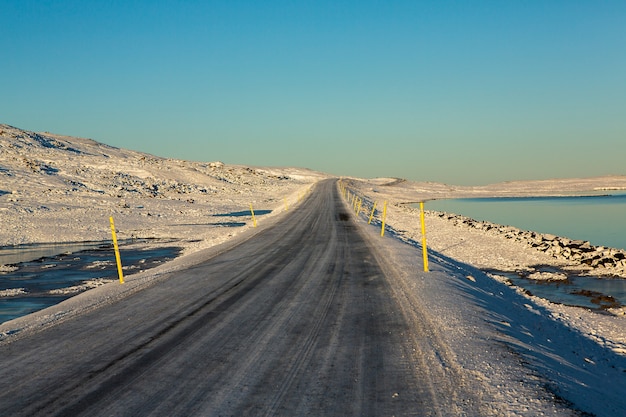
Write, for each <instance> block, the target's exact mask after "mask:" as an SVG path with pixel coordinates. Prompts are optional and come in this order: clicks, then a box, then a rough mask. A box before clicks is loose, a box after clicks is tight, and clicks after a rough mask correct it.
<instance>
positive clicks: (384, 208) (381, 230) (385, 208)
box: [380, 201, 387, 237]
mask: <svg viewBox="0 0 626 417" xmlns="http://www.w3.org/2000/svg"><path fill="white" fill-rule="evenodd" d="M386 217H387V201H385V204H384V205H383V218H382V227H381V228H380V237H383V236H385V218H386Z"/></svg>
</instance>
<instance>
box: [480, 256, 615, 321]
mask: <svg viewBox="0 0 626 417" xmlns="http://www.w3.org/2000/svg"><path fill="white" fill-rule="evenodd" d="M537 270H538V271H539V272H543V273H547V274H554V275H557V276H559V277H560V278H559V279H555V280H551V279H545V280H536V279H532V278H530V277H529V276H526V275H524V274H519V273H507V272H502V271H494V270H487V272H490V273H492V274H495V275H501V276H504V277H506V278H508V279H509V280H510V281H511V282H512V283H513V284H514V285H516V286H518V287H521V288H523V289H524V290H526V291H528V292H529V293H530V294H532V295H536V296H537V297H541V298H545V299H547V300H550V301H552V302H553V303H558V304H566V305H570V306H576V307H584V308H589V309H593V310H604V309H608V308H616V307H622V306H624V305H626V280H625V279H620V278H598V277H592V276H580V275H575V274H567V273H566V272H564V271H560V270H559V269H558V268H556V267H548V266H543V267H539V268H537Z"/></svg>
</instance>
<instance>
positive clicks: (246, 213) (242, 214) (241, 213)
mask: <svg viewBox="0 0 626 417" xmlns="http://www.w3.org/2000/svg"><path fill="white" fill-rule="evenodd" d="M271 212H272V210H254V215H255V216H263V215H264V214H270V213H271ZM246 216H250V217H251V216H252V213H251V212H250V210H242V211H233V212H230V213H219V214H214V215H213V217H246Z"/></svg>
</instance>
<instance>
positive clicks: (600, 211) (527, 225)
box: [425, 193, 626, 249]
mask: <svg viewBox="0 0 626 417" xmlns="http://www.w3.org/2000/svg"><path fill="white" fill-rule="evenodd" d="M425 208H426V209H428V210H437V211H445V212H448V213H456V214H461V215H464V216H467V217H471V218H473V219H476V220H486V221H490V222H493V223H497V224H503V225H509V226H515V227H517V228H519V229H523V230H533V231H535V232H540V233H550V234H554V235H557V236H564V237H568V238H571V239H577V240H588V241H589V242H591V244H593V245H596V246H608V247H612V248H619V249H626V193H617V194H613V195H598V196H585V197H514V198H462V199H454V200H433V201H428V202H426V204H425Z"/></svg>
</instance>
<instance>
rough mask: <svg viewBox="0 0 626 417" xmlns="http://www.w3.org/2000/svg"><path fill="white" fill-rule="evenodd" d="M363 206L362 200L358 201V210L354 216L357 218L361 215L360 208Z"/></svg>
mask: <svg viewBox="0 0 626 417" xmlns="http://www.w3.org/2000/svg"><path fill="white" fill-rule="evenodd" d="M362 205H363V200H361V199H359V208H358V209H357V210H356V215H357V216H358V215H359V213H361V206H362Z"/></svg>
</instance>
